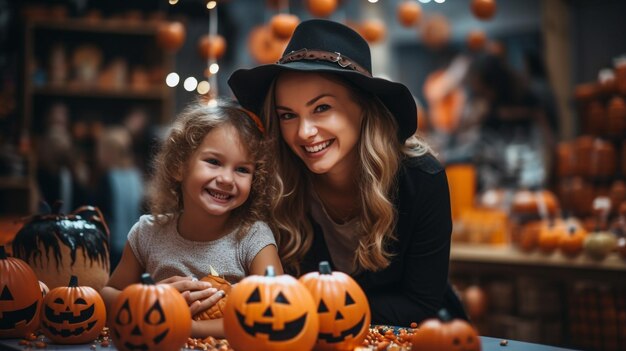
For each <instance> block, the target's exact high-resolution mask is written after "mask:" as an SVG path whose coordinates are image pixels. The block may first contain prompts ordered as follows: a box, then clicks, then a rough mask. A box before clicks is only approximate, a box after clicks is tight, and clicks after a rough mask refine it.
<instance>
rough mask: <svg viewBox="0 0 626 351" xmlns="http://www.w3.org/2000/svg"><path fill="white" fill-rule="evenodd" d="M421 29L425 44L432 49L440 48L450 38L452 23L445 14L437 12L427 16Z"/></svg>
mask: <svg viewBox="0 0 626 351" xmlns="http://www.w3.org/2000/svg"><path fill="white" fill-rule="evenodd" d="M421 31H422V41H423V42H424V45H426V46H428V47H429V48H431V49H440V48H442V47H443V46H445V45H446V44H448V41H449V40H450V33H451V29H450V23H448V19H447V18H446V17H444V16H443V15H439V14H435V15H432V16H431V17H429V18H427V19H426V21H425V22H424V24H423V25H422V26H421Z"/></svg>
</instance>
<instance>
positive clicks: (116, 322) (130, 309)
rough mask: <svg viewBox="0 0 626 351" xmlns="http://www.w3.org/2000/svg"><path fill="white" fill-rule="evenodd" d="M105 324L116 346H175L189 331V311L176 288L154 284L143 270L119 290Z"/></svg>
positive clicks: (127, 350)
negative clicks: (133, 280) (137, 282)
mask: <svg viewBox="0 0 626 351" xmlns="http://www.w3.org/2000/svg"><path fill="white" fill-rule="evenodd" d="M108 326H109V328H110V332H111V336H112V337H113V343H114V344H115V347H117V349H118V350H121V351H131V350H144V351H151V350H178V349H180V348H181V347H182V346H183V345H184V344H185V342H186V341H187V338H188V337H189V336H190V335H191V312H190V311H189V306H187V302H186V301H185V298H184V297H183V296H182V295H181V294H180V293H179V292H178V291H177V290H176V289H175V288H173V287H171V286H169V285H167V284H158V285H155V284H154V281H153V280H152V278H151V277H150V275H149V274H147V273H146V274H144V275H142V277H141V284H132V285H130V286H128V287H126V288H125V289H124V290H122V292H121V294H120V295H119V296H118V297H117V299H116V300H115V303H114V304H113V308H111V310H110V311H109V323H108Z"/></svg>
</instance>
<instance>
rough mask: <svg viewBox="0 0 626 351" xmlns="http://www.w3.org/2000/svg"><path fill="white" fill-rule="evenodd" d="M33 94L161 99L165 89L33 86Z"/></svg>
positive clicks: (163, 96)
mask: <svg viewBox="0 0 626 351" xmlns="http://www.w3.org/2000/svg"><path fill="white" fill-rule="evenodd" d="M32 93H33V95H37V96H52V97H71V98H74V97H78V98H80V97H82V98H98V99H128V100H137V99H141V100H161V99H164V98H165V95H166V94H167V91H165V89H164V88H161V87H154V88H148V89H142V90H139V89H128V88H127V89H103V88H99V87H87V86H83V87H69V86H63V87H50V86H46V87H35V88H33V89H32Z"/></svg>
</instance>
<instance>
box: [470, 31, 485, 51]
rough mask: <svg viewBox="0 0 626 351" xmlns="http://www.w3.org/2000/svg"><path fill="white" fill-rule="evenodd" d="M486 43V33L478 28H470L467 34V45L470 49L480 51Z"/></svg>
mask: <svg viewBox="0 0 626 351" xmlns="http://www.w3.org/2000/svg"><path fill="white" fill-rule="evenodd" d="M486 45H487V35H486V34H485V32H484V31H482V30H480V29H474V30H471V31H470V32H469V33H468V34H467V47H468V48H469V49H470V50H472V51H480V50H482V49H484V48H485V46H486Z"/></svg>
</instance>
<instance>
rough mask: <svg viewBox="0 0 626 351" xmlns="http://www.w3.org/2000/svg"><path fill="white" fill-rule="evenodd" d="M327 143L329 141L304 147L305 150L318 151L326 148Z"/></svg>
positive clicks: (328, 143)
mask: <svg viewBox="0 0 626 351" xmlns="http://www.w3.org/2000/svg"><path fill="white" fill-rule="evenodd" d="M328 145H330V141H327V142H325V143H322V144H319V145H315V146H305V147H304V149H305V150H306V152H319V151H321V150H323V149H325V148H327V147H328Z"/></svg>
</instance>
